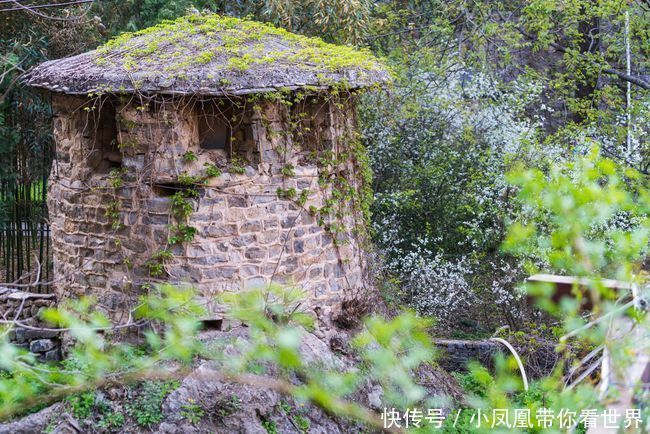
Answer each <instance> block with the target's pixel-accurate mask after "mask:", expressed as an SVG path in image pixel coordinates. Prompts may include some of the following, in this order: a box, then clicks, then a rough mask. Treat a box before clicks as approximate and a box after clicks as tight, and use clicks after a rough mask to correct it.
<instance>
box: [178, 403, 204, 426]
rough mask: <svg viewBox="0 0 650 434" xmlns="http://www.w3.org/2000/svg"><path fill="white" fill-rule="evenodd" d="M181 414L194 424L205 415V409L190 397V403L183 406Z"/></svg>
mask: <svg viewBox="0 0 650 434" xmlns="http://www.w3.org/2000/svg"><path fill="white" fill-rule="evenodd" d="M181 416H182V417H183V418H185V419H187V420H188V421H189V422H190V423H191V424H192V425H196V424H197V423H199V422H200V421H201V419H203V416H205V410H203V408H202V407H201V406H200V405H199V404H197V403H196V402H195V401H194V400H193V399H192V398H189V399H188V403H187V404H183V405H182V406H181Z"/></svg>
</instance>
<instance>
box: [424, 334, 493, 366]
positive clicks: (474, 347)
mask: <svg viewBox="0 0 650 434" xmlns="http://www.w3.org/2000/svg"><path fill="white" fill-rule="evenodd" d="M435 345H436V347H437V348H438V349H439V350H440V358H439V360H438V362H439V363H440V366H442V367H443V369H445V370H447V371H451V372H455V371H461V372H464V371H467V364H468V363H469V362H470V361H472V360H473V361H477V362H479V363H481V364H483V365H485V366H492V362H493V357H494V355H495V354H496V353H497V352H504V350H505V348H504V347H503V345H501V344H499V343H498V342H494V341H488V340H482V341H469V340H457V339H438V340H436V341H435ZM504 354H505V353H504Z"/></svg>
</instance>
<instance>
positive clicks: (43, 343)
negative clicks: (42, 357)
mask: <svg viewBox="0 0 650 434" xmlns="http://www.w3.org/2000/svg"><path fill="white" fill-rule="evenodd" d="M54 347H56V343H55V342H54V341H53V340H52V339H36V340H35V341H31V342H30V344H29V351H31V352H32V353H44V352H46V351H50V350H52V349H54Z"/></svg>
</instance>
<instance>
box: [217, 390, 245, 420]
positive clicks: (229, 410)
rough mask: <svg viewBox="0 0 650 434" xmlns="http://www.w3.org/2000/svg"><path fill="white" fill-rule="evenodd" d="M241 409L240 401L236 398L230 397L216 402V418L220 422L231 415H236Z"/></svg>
mask: <svg viewBox="0 0 650 434" xmlns="http://www.w3.org/2000/svg"><path fill="white" fill-rule="evenodd" d="M239 409H241V401H240V400H239V398H237V396H235V395H231V396H230V398H228V399H226V400H223V401H220V402H217V412H216V413H217V416H218V417H219V419H220V420H223V419H225V418H226V417H228V416H230V415H231V414H234V413H236V412H237V411H239Z"/></svg>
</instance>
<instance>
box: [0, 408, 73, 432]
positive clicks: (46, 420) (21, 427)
mask: <svg viewBox="0 0 650 434" xmlns="http://www.w3.org/2000/svg"><path fill="white" fill-rule="evenodd" d="M62 409H63V405H62V404H54V405H52V406H50V407H47V408H44V409H43V410H41V411H39V412H36V413H34V414H30V415H29V416H25V417H24V418H22V419H18V420H16V421H13V422H8V423H3V424H0V434H33V433H39V432H44V431H45V429H46V428H47V427H48V426H50V424H51V423H52V422H53V421H54V420H55V419H56V418H57V417H58V416H59V415H60V414H61V410H62Z"/></svg>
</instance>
